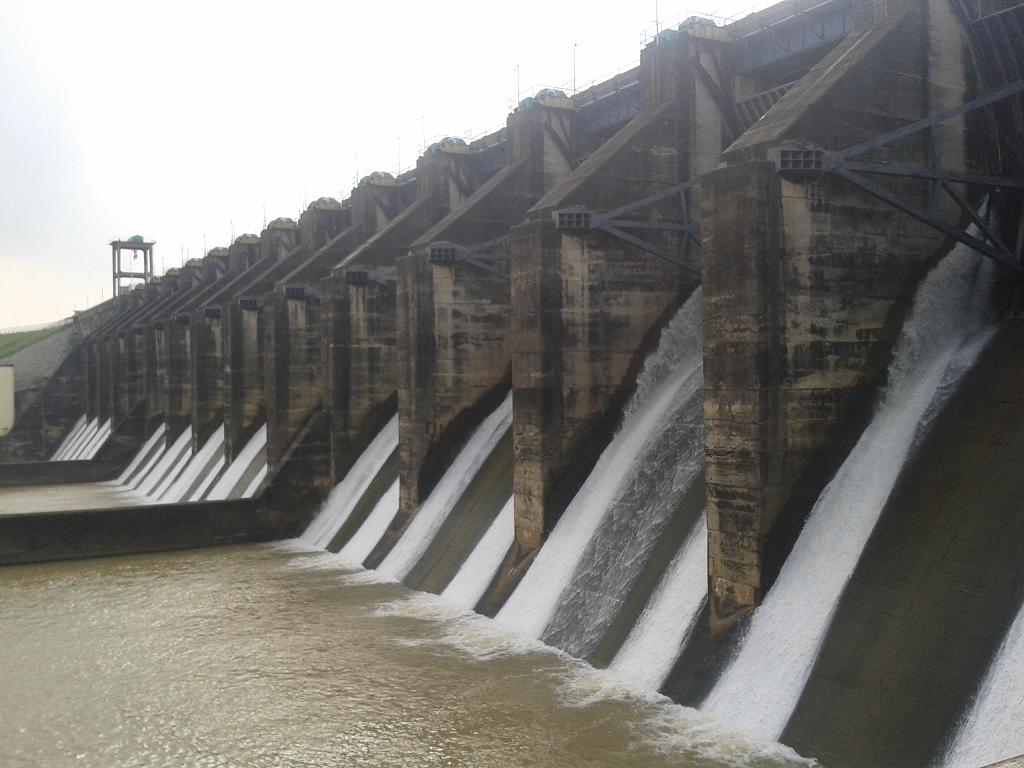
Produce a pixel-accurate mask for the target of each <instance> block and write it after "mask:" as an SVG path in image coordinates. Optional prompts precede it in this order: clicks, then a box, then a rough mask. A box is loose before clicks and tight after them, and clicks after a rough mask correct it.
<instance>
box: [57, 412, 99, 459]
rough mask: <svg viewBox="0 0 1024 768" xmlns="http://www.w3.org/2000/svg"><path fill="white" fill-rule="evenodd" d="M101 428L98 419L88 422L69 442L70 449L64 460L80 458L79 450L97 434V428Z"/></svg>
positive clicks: (66, 452)
mask: <svg viewBox="0 0 1024 768" xmlns="http://www.w3.org/2000/svg"><path fill="white" fill-rule="evenodd" d="M98 428H99V424H98V423H97V421H96V419H92V420H91V421H88V422H86V424H85V426H83V427H82V429H81V430H79V432H78V435H77V436H76V437H75V439H74V440H72V441H71V442H70V443H68V449H67V451H65V453H64V456H63V458H62V459H61V460H62V461H75V460H76V459H77V458H78V454H79V452H80V451H81V450H82V446H83V445H85V444H86V443H87V442H89V440H91V439H92V437H93V435H95V434H96V430H97V429H98Z"/></svg>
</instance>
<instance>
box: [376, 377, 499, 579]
mask: <svg viewBox="0 0 1024 768" xmlns="http://www.w3.org/2000/svg"><path fill="white" fill-rule="evenodd" d="M511 428H512V393H511V392H509V393H508V395H507V396H506V397H505V399H504V400H503V401H502V403H501V405H499V406H498V407H497V408H496V409H495V410H494V412H493V413H491V414H490V415H489V416H488V417H487V418H486V419H484V421H483V423H482V424H481V425H480V426H479V427H477V429H476V431H475V432H474V433H473V436H472V437H470V439H469V440H468V441H467V442H466V445H465V446H463V448H462V450H460V451H459V455H458V456H457V457H456V458H455V461H453V462H452V465H451V466H450V467H448V471H447V472H445V473H444V476H443V477H442V478H441V479H440V480H439V481H438V483H437V486H436V487H435V488H434V490H433V491H431V493H430V496H428V497H427V500H426V501H424V502H423V503H422V504H421V505H420V508H419V509H418V510H417V511H416V514H415V516H414V517H413V518H412V520H411V521H410V523H409V524H408V526H407V527H406V529H405V531H404V533H403V534H402V537H401V538H400V539H399V540H398V542H397V543H396V544H395V546H394V547H393V548H392V550H391V552H389V553H388V556H387V557H386V558H385V559H384V562H382V563H381V564H380V567H379V568H377V572H378V573H379V574H380V575H381V576H383V577H384V578H387V579H394V580H395V581H401V580H402V579H404V578H405V577H406V576H407V575H408V574H409V571H411V570H412V569H413V566H415V565H416V563H417V562H418V561H419V559H420V558H421V557H422V556H423V553H424V552H425V551H426V550H427V547H429V546H430V542H431V541H433V540H434V536H435V535H436V534H437V531H438V529H440V527H441V526H442V525H443V524H444V521H445V519H446V518H447V517H448V515H449V513H450V512H451V511H452V509H453V508H454V507H455V504H456V503H457V502H458V500H459V498H460V497H461V496H462V494H463V493H464V492H465V490H466V488H467V487H468V486H469V484H470V483H471V482H472V481H473V478H474V477H476V473H477V472H478V471H479V470H480V467H482V466H483V464H484V462H485V461H487V457H488V456H490V455H491V452H492V451H493V450H494V448H495V446H496V445H497V444H498V442H499V441H500V440H501V438H502V437H504V436H505V434H506V433H507V432H508V431H509V429H511Z"/></svg>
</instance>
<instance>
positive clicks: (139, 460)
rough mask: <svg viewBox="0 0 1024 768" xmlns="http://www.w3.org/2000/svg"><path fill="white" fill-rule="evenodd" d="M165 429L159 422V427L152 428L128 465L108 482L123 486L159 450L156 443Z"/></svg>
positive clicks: (162, 435)
mask: <svg viewBox="0 0 1024 768" xmlns="http://www.w3.org/2000/svg"><path fill="white" fill-rule="evenodd" d="M166 431H167V425H166V424H161V425H160V426H159V427H157V428H156V429H155V430H153V434H152V435H150V436H149V439H148V440H146V442H145V443H143V444H142V447H141V448H139V450H138V451H136V453H135V456H134V457H133V458H132V460H131V461H130V462H129V464H128V466H127V467H125V468H124V472H122V473H121V474H120V475H118V476H117V479H116V480H112V481H110V482H109V483H108V484H109V485H122V486H123V485H125V484H126V483H127V482H128V481H129V480H130V479H131V478H132V477H134V475H135V473H136V472H137V471H139V470H140V468H142V467H143V466H144V464H145V463H146V462H147V461H149V460H150V459H151V458H152V456H153V454H154V453H155V452H157V451H158V450H159V448H158V446H157V443H159V442H160V441H161V440H162V439H163V437H164V433H165V432H166Z"/></svg>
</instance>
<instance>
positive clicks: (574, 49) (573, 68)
mask: <svg viewBox="0 0 1024 768" xmlns="http://www.w3.org/2000/svg"><path fill="white" fill-rule="evenodd" d="M572 95H573V96H575V95H576V43H573V44H572Z"/></svg>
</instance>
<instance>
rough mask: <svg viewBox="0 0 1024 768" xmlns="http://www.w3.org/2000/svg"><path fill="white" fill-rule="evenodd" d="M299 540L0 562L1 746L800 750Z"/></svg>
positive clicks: (551, 762)
mask: <svg viewBox="0 0 1024 768" xmlns="http://www.w3.org/2000/svg"><path fill="white" fill-rule="evenodd" d="M296 546H297V545H294V544H293V545H259V546H245V547H231V548H221V549H210V550H202V551H191V552H178V553H168V554H160V555H145V556H133V557H121V558H107V559H98V560H85V561H77V562H68V563H55V564H44V565H30V566H16V567H7V568H0V764H2V765H3V766H4V768H21V767H22V766H24V767H26V768H27V767H28V766H33V767H34V766H46V767H47V768H60V767H61V766H85V767H90V766H95V767H96V768H113V767H115V766H147V768H160V767H162V766H168V767H170V766H175V768H177V767H179V766H232V767H234V766H241V767H243V768H248V767H255V766H259V767H263V766H373V767H377V766H410V767H418V766H467V767H469V766H473V767H476V766H552V767H554V766H559V767H564V766H638V767H639V766H644V768H649V767H655V768H657V767H658V766H676V767H679V766H683V767H684V768H689V767H691V766H692V767H697V766H701V767H703V766H708V767H709V768H710V767H712V766H728V765H745V766H754V767H757V766H788V765H797V764H801V763H802V762H803V761H800V760H798V759H797V758H796V756H795V755H793V754H792V753H790V752H788V751H787V750H785V749H784V748H783V747H781V746H779V745H775V744H764V743H753V742H747V741H745V740H743V739H742V738H740V737H738V736H736V735H734V734H732V733H730V732H729V731H728V730H727V729H725V728H724V726H722V725H721V724H718V723H714V722H712V721H709V720H708V719H707V718H706V717H705V716H703V715H701V714H699V713H697V712H694V711H693V710H688V709H684V708H682V707H679V706H676V705H674V704H671V703H670V702H668V701H667V700H663V699H662V700H659V699H657V698H655V697H651V696H647V697H645V696H643V695H639V694H634V693H631V692H629V691H628V690H625V689H623V688H622V686H621V685H620V684H619V683H618V682H617V681H612V680H609V679H608V678H607V675H604V676H602V675H603V673H598V672H595V671H594V670H592V669H591V668H590V667H588V666H586V665H584V664H582V663H581V662H577V661H575V660H573V659H570V658H568V657H566V656H564V655H562V654H559V653H556V652H554V651H550V650H544V649H543V648H537V647H535V646H533V645H531V644H530V643H526V642H525V641H519V640H516V639H515V637H514V635H512V634H509V633H508V632H505V631H503V630H501V629H499V628H498V627H497V626H496V625H494V624H493V622H491V620H489V619H484V618H482V617H475V616H471V615H468V614H456V613H455V612H453V611H451V610H450V609H446V608H445V607H444V605H443V603H441V601H440V599H439V598H437V597H434V596H426V595H422V594H421V593H415V592H411V591H410V590H407V589H406V588H404V587H402V586H400V585H397V584H390V583H380V582H375V581H373V576H372V574H369V573H368V572H365V571H362V570H360V569H356V568H353V567H351V566H346V565H342V564H339V562H338V561H337V558H336V556H333V555H327V554H318V553H308V552H306V553H303V552H299V551H297V549H296Z"/></svg>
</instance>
